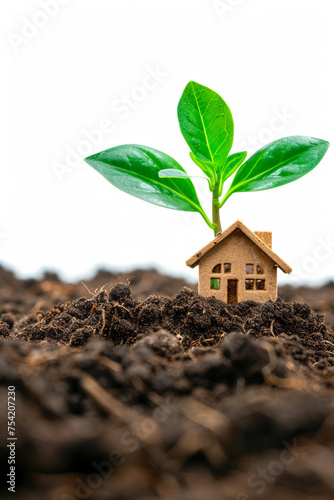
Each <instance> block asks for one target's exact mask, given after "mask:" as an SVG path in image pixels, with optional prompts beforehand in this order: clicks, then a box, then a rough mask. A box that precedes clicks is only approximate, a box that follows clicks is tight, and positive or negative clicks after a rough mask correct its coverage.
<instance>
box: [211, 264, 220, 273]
mask: <svg viewBox="0 0 334 500" xmlns="http://www.w3.org/2000/svg"><path fill="white" fill-rule="evenodd" d="M212 272H213V273H221V272H222V265H221V264H217V265H216V266H215V267H214V268H213V269H212Z"/></svg>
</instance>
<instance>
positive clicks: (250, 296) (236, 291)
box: [186, 221, 292, 304]
mask: <svg viewBox="0 0 334 500" xmlns="http://www.w3.org/2000/svg"><path fill="white" fill-rule="evenodd" d="M186 264H187V265H188V266H190V267H191V268H194V267H196V266H199V287H198V292H199V294H200V295H203V296H204V297H211V296H213V297H216V298H217V299H219V300H223V301H224V302H226V303H227V304H236V303H238V302H241V301H244V300H254V301H256V302H266V301H267V300H276V298H277V268H278V267H279V268H280V269H281V270H282V271H283V272H284V273H288V274H289V273H291V271H292V269H291V267H290V266H288V265H287V264H286V263H285V262H284V261H283V260H282V259H281V258H280V257H278V255H276V254H275V253H274V252H273V251H272V233H271V232H259V231H255V232H253V231H251V230H250V229H248V228H247V227H246V226H245V225H244V224H243V223H242V222H240V221H237V222H235V223H234V224H232V226H230V227H229V228H228V229H226V230H225V231H223V232H222V233H219V234H218V235H217V236H216V238H215V239H214V240H212V241H211V242H210V243H208V245H206V246H205V247H204V248H202V250H200V251H199V252H197V253H196V254H195V255H193V256H192V257H191V258H190V259H189V260H187V262H186Z"/></svg>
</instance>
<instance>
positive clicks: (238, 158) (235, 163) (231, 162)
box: [222, 151, 247, 183]
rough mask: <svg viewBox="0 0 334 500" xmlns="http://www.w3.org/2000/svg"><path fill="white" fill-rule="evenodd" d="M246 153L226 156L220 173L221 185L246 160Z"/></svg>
mask: <svg viewBox="0 0 334 500" xmlns="http://www.w3.org/2000/svg"><path fill="white" fill-rule="evenodd" d="M246 156H247V151H243V152H241V153H234V154H233V155H230V156H228V158H227V160H226V163H225V165H224V168H223V171H222V183H224V182H225V181H226V180H227V179H228V178H229V177H231V175H233V174H234V172H235V171H236V170H238V168H239V167H240V165H241V164H242V162H243V161H244V160H245V159H246Z"/></svg>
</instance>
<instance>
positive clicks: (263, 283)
mask: <svg viewBox="0 0 334 500" xmlns="http://www.w3.org/2000/svg"><path fill="white" fill-rule="evenodd" d="M265 289H266V281H265V280H256V290H265Z"/></svg>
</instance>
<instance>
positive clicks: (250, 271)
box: [246, 264, 254, 274]
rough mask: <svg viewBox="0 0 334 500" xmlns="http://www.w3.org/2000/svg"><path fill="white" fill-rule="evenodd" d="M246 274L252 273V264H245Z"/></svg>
mask: <svg viewBox="0 0 334 500" xmlns="http://www.w3.org/2000/svg"><path fill="white" fill-rule="evenodd" d="M246 274H254V266H253V264H246Z"/></svg>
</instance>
